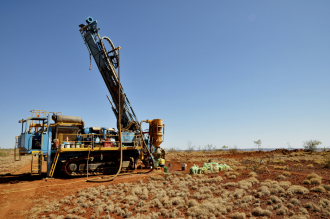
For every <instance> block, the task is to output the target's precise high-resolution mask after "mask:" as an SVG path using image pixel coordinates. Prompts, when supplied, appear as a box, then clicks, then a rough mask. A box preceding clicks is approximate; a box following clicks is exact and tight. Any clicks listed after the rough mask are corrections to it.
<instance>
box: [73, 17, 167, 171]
mask: <svg viewBox="0 0 330 219" xmlns="http://www.w3.org/2000/svg"><path fill="white" fill-rule="evenodd" d="M86 23H87V24H80V25H79V27H80V30H79V31H80V33H81V36H82V38H83V40H84V42H85V45H86V47H87V49H88V51H89V54H90V57H91V56H93V58H94V60H95V63H96V65H97V67H98V69H99V71H100V73H101V75H102V78H103V80H104V82H105V85H106V86H107V88H108V91H109V93H110V96H111V99H112V101H111V100H110V98H109V97H108V100H109V102H110V104H111V107H112V111H113V113H114V114H115V117H116V118H117V128H118V134H119V135H121V134H122V135H125V136H131V139H130V140H131V141H132V142H133V141H136V142H139V144H140V145H142V146H145V147H143V149H137V150H138V154H139V158H140V159H141V160H142V161H143V163H144V164H145V166H146V167H149V166H150V164H151V162H150V161H151V159H153V158H152V157H151V154H150V151H153V149H155V150H154V153H153V154H154V157H155V158H156V159H158V158H159V155H160V154H161V150H160V144H161V143H162V142H163V141H164V132H165V125H164V124H163V120H162V119H154V120H143V121H141V123H139V121H138V119H137V117H136V115H135V113H134V110H133V108H132V106H131V103H130V102H129V100H128V98H127V96H126V93H125V91H124V89H123V87H122V85H121V83H120V54H119V53H120V47H117V48H116V47H115V46H114V44H113V43H112V41H111V40H110V38H108V37H106V36H104V37H102V38H101V37H100V35H99V33H98V31H99V30H100V28H98V27H97V21H96V20H94V19H93V18H92V17H88V18H87V19H86ZM104 40H106V41H107V42H108V43H109V45H110V47H111V50H110V51H107V50H106V48H105V46H104V43H103V42H104ZM116 70H117V71H116ZM142 122H146V123H149V131H148V132H143V131H142ZM127 140H128V139H126V142H127ZM153 147H154V148H153ZM133 150H134V149H133ZM134 151H135V150H134Z"/></svg>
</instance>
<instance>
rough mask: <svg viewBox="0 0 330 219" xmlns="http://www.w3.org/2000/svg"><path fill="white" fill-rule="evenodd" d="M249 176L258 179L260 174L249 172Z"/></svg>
mask: <svg viewBox="0 0 330 219" xmlns="http://www.w3.org/2000/svg"><path fill="white" fill-rule="evenodd" d="M248 176H249V177H257V176H258V174H257V173H256V172H249V174H248Z"/></svg>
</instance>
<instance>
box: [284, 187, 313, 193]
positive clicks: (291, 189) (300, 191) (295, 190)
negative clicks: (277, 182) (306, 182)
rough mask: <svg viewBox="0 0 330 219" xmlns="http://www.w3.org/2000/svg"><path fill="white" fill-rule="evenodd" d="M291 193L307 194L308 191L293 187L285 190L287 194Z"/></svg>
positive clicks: (303, 188)
mask: <svg viewBox="0 0 330 219" xmlns="http://www.w3.org/2000/svg"><path fill="white" fill-rule="evenodd" d="M289 192H291V193H292V194H308V193H309V190H308V189H307V188H305V187H303V186H298V185H293V186H290V187H289V189H288V190H287V193H289Z"/></svg>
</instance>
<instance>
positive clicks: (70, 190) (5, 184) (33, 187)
mask: <svg viewBox="0 0 330 219" xmlns="http://www.w3.org/2000/svg"><path fill="white" fill-rule="evenodd" d="M276 153H277V152H267V153H266V152H244V153H237V154H217V155H211V154H208V155H206V157H207V158H212V159H215V158H232V159H235V160H238V161H241V160H242V159H243V158H246V157H264V156H266V155H274V154H276ZM190 158H191V157H190ZM169 160H170V161H168V162H167V163H171V166H172V167H171V168H170V172H171V173H175V172H176V173H186V174H188V173H189V169H190V167H191V166H193V164H197V165H200V166H201V165H202V164H203V163H204V162H195V163H188V167H187V169H186V170H185V171H181V167H180V162H179V161H180V160H182V158H173V157H171V158H170V159H169ZM219 162H220V163H221V161H219ZM294 163H295V162H292V161H286V164H285V165H287V166H290V167H291V166H292V165H293V164H294ZM300 163H301V164H302V165H303V168H301V169H298V168H297V169H294V170H293V171H291V170H285V172H290V173H291V174H292V175H291V176H289V177H287V178H286V179H285V180H286V181H290V182H291V184H292V185H303V186H304V187H306V188H308V189H311V188H312V187H314V185H305V184H303V180H304V179H306V177H307V175H308V174H310V173H312V172H313V173H317V174H318V175H320V176H322V177H323V179H322V183H323V184H330V177H329V173H330V171H329V169H325V168H324V167H323V166H324V165H321V164H313V165H314V167H313V168H306V165H308V164H311V163H312V162H311V161H301V162H300ZM44 169H45V164H44ZM269 170H270V173H266V172H264V173H262V174H259V175H258V180H259V181H260V182H262V181H264V180H266V179H271V180H275V179H276V177H277V176H278V175H279V174H280V173H281V172H284V171H282V170H274V169H272V168H269ZM29 171H30V165H27V166H25V167H23V168H21V169H20V170H19V171H17V172H15V173H13V174H12V175H7V176H0V189H1V193H0V215H1V218H29V216H28V214H27V213H28V211H29V210H30V209H31V208H32V207H33V206H34V204H35V202H34V201H35V200H38V199H43V198H46V199H49V200H54V199H61V198H63V197H64V196H67V195H71V194H74V193H75V192H77V191H78V190H81V189H84V188H88V187H93V186H100V185H106V186H107V185H109V184H118V183H124V182H136V181H137V180H139V179H142V180H143V181H144V182H147V179H148V178H149V176H150V175H162V174H163V171H157V170H154V171H152V172H151V173H149V174H134V175H123V176H119V177H117V178H115V179H114V180H113V181H111V182H103V183H92V182H86V177H84V178H53V179H46V178H45V174H44V175H43V176H30V175H29V174H27V173H29ZM142 171H145V170H142ZM238 172H240V173H241V175H240V176H239V178H238V179H225V180H224V181H221V183H227V182H237V181H240V180H242V179H245V178H248V175H247V173H248V172H250V170H241V171H238ZM224 173H225V172H222V171H220V172H219V173H217V174H214V173H212V174H209V177H215V176H218V175H220V176H222V177H224ZM99 177H100V176H93V177H90V178H99ZM227 189H229V190H232V189H233V188H231V187H229V188H227ZM295 197H296V198H298V199H299V200H300V201H301V202H302V203H306V202H310V201H312V202H314V201H315V202H316V201H317V200H319V199H320V197H316V196H313V193H310V194H308V195H295ZM268 199H269V198H268ZM266 200H267V197H262V198H260V201H261V207H262V208H266V207H265V206H266V204H265V202H266ZM61 208H63V206H62V207H61ZM153 210H156V209H155V208H154V209H152V210H151V211H153ZM237 210H239V212H244V210H243V209H237ZM234 211H235V210H234ZM184 212H186V210H183V213H184ZM89 213H90V212H86V214H85V215H82V216H84V217H86V218H88V214H89ZM46 215H49V214H46ZM112 217H115V218H122V217H120V216H115V215H113V216H112ZM159 218H163V217H162V216H161V217H159ZM270 218H283V216H280V215H273V216H271V217H270ZM311 218H322V217H321V216H320V215H313V216H312V215H311Z"/></svg>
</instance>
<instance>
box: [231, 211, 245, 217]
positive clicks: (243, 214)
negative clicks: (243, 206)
mask: <svg viewBox="0 0 330 219" xmlns="http://www.w3.org/2000/svg"><path fill="white" fill-rule="evenodd" d="M230 217H231V218H233V219H245V218H246V215H245V213H244V212H241V213H239V212H236V213H234V214H232V215H231V216H230Z"/></svg>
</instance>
